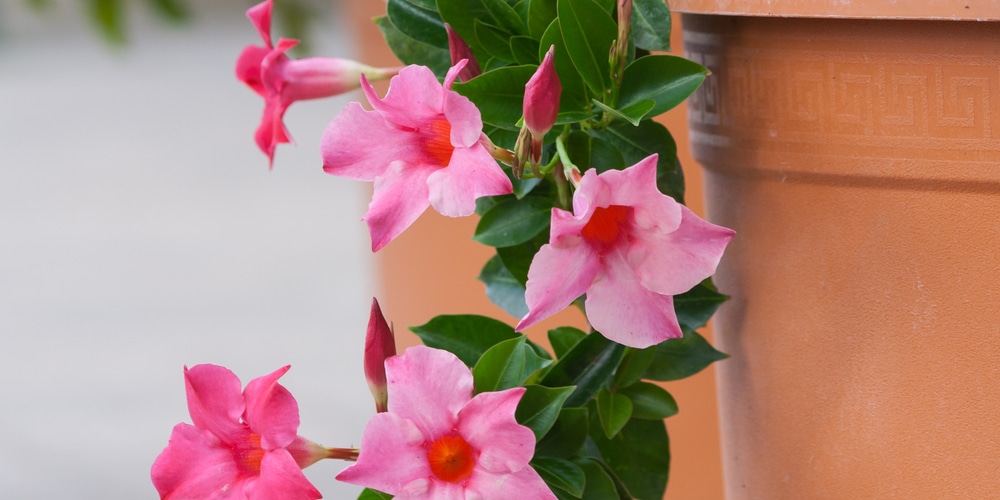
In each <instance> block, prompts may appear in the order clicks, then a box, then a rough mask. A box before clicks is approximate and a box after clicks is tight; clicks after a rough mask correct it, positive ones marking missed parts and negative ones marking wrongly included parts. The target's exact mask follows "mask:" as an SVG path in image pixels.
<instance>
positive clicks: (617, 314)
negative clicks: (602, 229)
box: [586, 251, 683, 349]
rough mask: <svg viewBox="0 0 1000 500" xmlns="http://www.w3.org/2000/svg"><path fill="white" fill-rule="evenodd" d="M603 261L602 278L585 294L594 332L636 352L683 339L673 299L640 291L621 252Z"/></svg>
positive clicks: (647, 291) (636, 277) (637, 278)
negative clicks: (665, 341)
mask: <svg viewBox="0 0 1000 500" xmlns="http://www.w3.org/2000/svg"><path fill="white" fill-rule="evenodd" d="M603 260H604V267H603V273H602V275H601V276H598V277H597V279H595V280H594V284H593V285H591V286H590V290H588V291H587V304H586V306H587V317H588V319H590V324H591V325H593V326H594V329H596V330H597V331H599V332H601V333H602V334H604V336H605V337H607V338H609V339H611V340H613V341H615V342H618V343H619V344H623V345H626V346H629V347H635V348H639V349H643V348H646V347H649V346H651V345H654V344H659V343H660V342H663V341H664V340H667V339H669V338H677V337H680V336H682V335H683V334H682V332H681V328H680V325H678V323H677V316H676V314H674V300H673V297H671V296H670V295H661V294H658V293H656V292H652V291H649V290H647V289H646V288H645V287H643V286H642V284H641V283H639V277H638V276H636V275H635V273H634V272H633V271H632V267H631V266H630V265H629V264H628V262H626V261H625V256H624V255H623V254H622V252H620V251H617V252H608V253H606V254H605V255H604V257H603Z"/></svg>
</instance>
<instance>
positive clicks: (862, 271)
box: [675, 1, 1000, 500]
mask: <svg viewBox="0 0 1000 500" xmlns="http://www.w3.org/2000/svg"><path fill="white" fill-rule="evenodd" d="M678 3H681V4H684V3H685V2H678ZM686 3H687V4H689V5H688V7H689V11H692V10H693V11H697V12H707V10H698V9H695V8H693V7H691V5H690V4H697V3H699V2H693V1H689V2H686ZM700 3H706V2H700ZM708 3H716V4H717V3H726V2H708ZM730 3H736V4H738V3H740V2H730ZM743 3H747V2H743ZM758 3H760V2H758ZM788 3H789V4H795V3H796V2H788ZM802 3H803V2H799V4H802ZM816 3H826V2H816ZM835 3H837V4H840V3H841V2H835ZM843 3H845V4H846V3H849V2H843ZM857 3H859V2H855V4H857ZM860 3H864V2H860ZM871 3H879V2H869V4H871ZM903 3H905V2H903ZM914 3H918V4H920V3H923V4H938V5H942V4H944V3H945V2H933V1H926V2H914ZM947 3H948V4H949V5H948V7H949V8H951V7H954V6H955V4H972V5H973V6H975V7H977V8H979V7H983V6H984V5H985V6H986V8H990V5H992V6H993V7H992V9H993V11H997V10H1000V5H997V3H996V2H992V3H991V4H989V3H988V2H979V3H976V2H947ZM987 4H989V5H987ZM675 7H676V6H675ZM682 10H683V6H682ZM959 10H960V11H964V10H966V9H961V8H959ZM751 13H754V12H751ZM766 13H767V12H755V14H766ZM976 13H978V14H982V13H983V9H982V8H979V10H977V11H976ZM791 14H795V13H791ZM985 17H989V16H985ZM683 29H684V50H685V55H686V56H687V57H689V58H691V59H693V60H695V61H698V62H700V63H701V64H703V65H705V66H707V67H708V68H709V69H710V70H711V71H712V76H710V77H709V78H708V79H707V80H706V82H705V84H704V86H703V87H702V88H701V89H700V90H699V91H698V92H697V93H696V95H695V96H694V97H693V98H692V100H691V101H690V102H689V121H690V134H691V142H692V148H693V152H694V156H695V158H696V159H697V160H698V161H699V162H700V163H701V165H702V166H703V167H704V169H705V189H706V207H707V208H706V209H707V213H708V217H709V219H710V220H711V221H712V222H714V223H717V224H722V225H724V226H728V227H731V228H733V229H735V230H736V232H737V236H736V238H735V239H734V240H733V243H732V244H731V245H730V247H729V249H728V252H727V254H726V256H725V257H724V258H723V262H722V264H721V266H720V268H719V271H718V274H717V276H716V283H717V284H718V286H719V289H720V290H721V291H722V292H724V293H726V294H729V295H730V296H731V297H732V299H731V300H730V301H729V302H728V303H727V304H725V305H724V306H723V308H722V309H721V310H720V312H719V314H718V315H717V316H716V321H715V340H716V344H717V347H719V348H720V349H721V350H722V351H724V352H727V353H729V354H730V355H731V356H732V357H731V358H730V359H729V360H726V361H724V362H722V363H720V364H719V365H718V368H717V376H718V388H719V406H720V420H721V423H720V425H721V437H722V447H723V470H724V476H725V491H726V498H727V499H729V500H739V499H813V500H815V499H848V498H879V499H886V498H901V499H923V498H927V499H939V498H975V499H984V498H1000V492H998V488H997V486H998V484H1000V362H998V359H1000V313H998V304H1000V279H998V278H1000V22H974V21H940V20H850V19H816V18H813V19H809V18H773V17H739V16H722V15H699V14H686V15H684V17H683Z"/></svg>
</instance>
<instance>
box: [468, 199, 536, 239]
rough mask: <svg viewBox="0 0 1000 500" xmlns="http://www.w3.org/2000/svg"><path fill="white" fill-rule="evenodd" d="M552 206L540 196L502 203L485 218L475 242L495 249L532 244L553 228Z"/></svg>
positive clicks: (508, 200) (484, 216)
mask: <svg viewBox="0 0 1000 500" xmlns="http://www.w3.org/2000/svg"><path fill="white" fill-rule="evenodd" d="M551 218H552V202H551V201H550V200H549V199H547V198H543V197H539V196H527V197H525V198H522V199H520V200H518V199H514V198H510V199H507V200H504V201H501V202H500V203H498V204H497V205H495V206H493V208H490V209H489V210H487V211H486V213H484V214H483V217H482V218H481V219H479V224H477V225H476V233H475V235H474V236H473V237H472V239H474V240H476V241H478V242H479V243H482V244H484V245H489V246H492V247H509V246H513V245H520V244H521V243H524V242H526V241H530V240H531V239H532V238H534V237H535V236H538V234H539V233H541V232H542V231H545V230H547V229H548V227H549V220H550V219H551Z"/></svg>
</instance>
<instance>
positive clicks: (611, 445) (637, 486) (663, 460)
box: [590, 417, 670, 500]
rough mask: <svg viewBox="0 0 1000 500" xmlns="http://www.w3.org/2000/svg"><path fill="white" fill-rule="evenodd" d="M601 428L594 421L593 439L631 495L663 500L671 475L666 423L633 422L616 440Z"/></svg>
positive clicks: (644, 499) (660, 421)
mask: <svg viewBox="0 0 1000 500" xmlns="http://www.w3.org/2000/svg"><path fill="white" fill-rule="evenodd" d="M599 427H600V425H599V424H598V423H596V422H594V418H593V417H591V428H590V438H591V439H593V441H594V444H595V445H596V446H597V449H598V450H600V454H601V458H603V459H604V463H605V464H607V466H608V467H609V468H610V469H611V471H612V472H613V473H614V475H615V476H616V477H617V478H618V479H619V480H620V481H622V483H624V485H625V487H626V488H628V491H629V493H630V494H631V495H632V496H633V497H634V498H637V499H640V500H661V499H662V498H663V493H664V491H666V489H667V476H668V475H669V473H670V440H669V438H668V437H667V428H666V426H665V425H664V424H663V421H662V420H639V419H632V420H629V422H628V423H627V424H625V427H623V428H622V430H621V432H619V433H618V434H617V435H616V436H615V437H614V439H608V438H607V437H605V436H604V432H603V430H601V429H600V428H599Z"/></svg>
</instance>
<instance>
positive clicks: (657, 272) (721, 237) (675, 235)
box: [628, 205, 736, 295]
mask: <svg viewBox="0 0 1000 500" xmlns="http://www.w3.org/2000/svg"><path fill="white" fill-rule="evenodd" d="M678 206H680V208H681V214H682V215H681V223H680V226H679V227H678V228H677V230H676V231H673V232H670V233H664V232H643V233H642V236H639V235H634V236H635V237H634V238H633V240H632V244H631V247H630V248H629V254H628V260H629V262H630V263H631V264H632V268H633V269H635V272H636V274H638V276H639V280H640V282H641V283H642V286H643V287H645V288H647V289H649V290H651V291H654V292H656V293H661V294H665V295H677V294H681V293H684V292H686V291H688V290H690V289H691V288H692V287H694V286H695V285H697V284H698V283H700V282H701V281H702V280H704V279H705V278H707V277H709V276H711V275H712V274H714V273H715V268H716V267H717V266H718V265H719V260H720V259H721V258H722V253H723V251H725V249H726V245H727V244H729V241H730V240H732V239H733V235H735V234H736V233H735V232H734V231H733V230H732V229H728V228H724V227H721V226H716V225H715V224H712V223H710V222H706V221H705V220H703V219H701V218H700V217H698V216H697V215H695V213H694V212H692V211H691V210H689V209H688V208H687V207H685V206H683V205H678Z"/></svg>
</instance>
